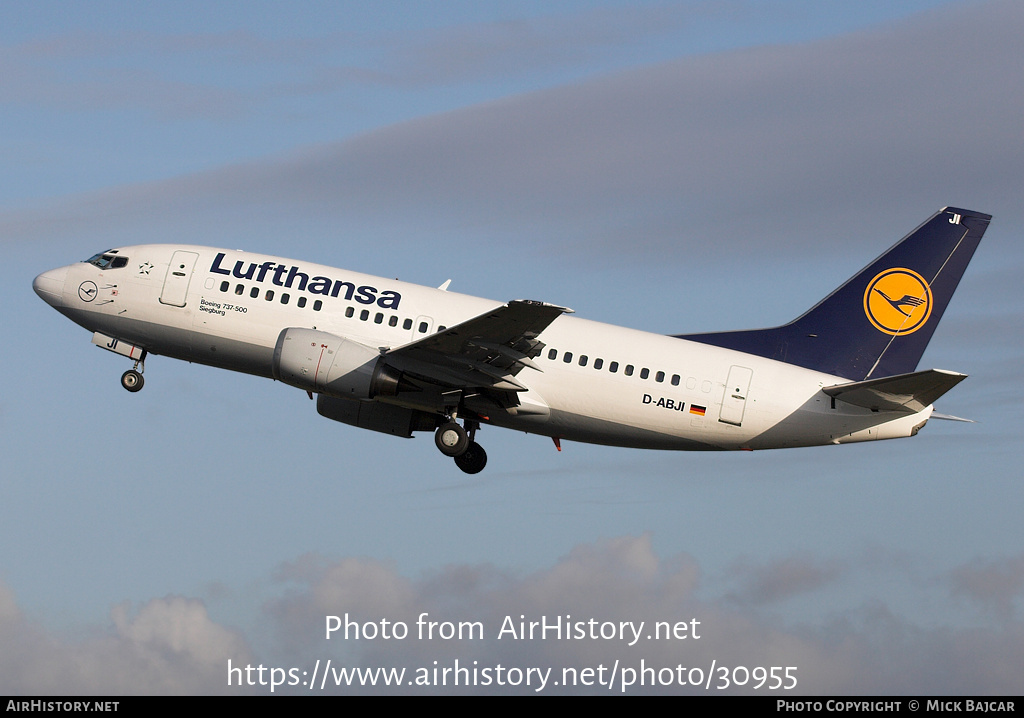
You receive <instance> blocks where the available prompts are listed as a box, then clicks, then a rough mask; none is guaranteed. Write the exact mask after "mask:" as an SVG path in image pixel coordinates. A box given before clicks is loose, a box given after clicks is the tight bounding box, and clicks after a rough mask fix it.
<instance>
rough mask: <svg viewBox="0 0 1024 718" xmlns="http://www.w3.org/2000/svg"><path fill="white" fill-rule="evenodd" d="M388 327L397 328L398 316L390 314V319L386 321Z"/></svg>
mask: <svg viewBox="0 0 1024 718" xmlns="http://www.w3.org/2000/svg"><path fill="white" fill-rule="evenodd" d="M388 326H389V327H397V326H398V315H397V314H392V315H391V318H390V319H388Z"/></svg>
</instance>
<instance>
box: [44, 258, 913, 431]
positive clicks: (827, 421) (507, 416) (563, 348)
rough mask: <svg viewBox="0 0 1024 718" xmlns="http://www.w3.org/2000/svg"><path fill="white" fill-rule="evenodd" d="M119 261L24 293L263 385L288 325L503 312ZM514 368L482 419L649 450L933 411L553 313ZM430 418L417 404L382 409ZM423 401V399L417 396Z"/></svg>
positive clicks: (271, 266)
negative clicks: (878, 404)
mask: <svg viewBox="0 0 1024 718" xmlns="http://www.w3.org/2000/svg"><path fill="white" fill-rule="evenodd" d="M118 256H120V257H127V258H128V260H129V261H128V262H127V264H125V265H124V266H120V267H117V268H113V267H109V268H105V269H104V268H101V267H99V266H96V265H94V264H89V263H86V262H81V263H77V264H73V265H70V266H68V267H63V268H61V269H57V270H53V271H51V272H47V273H45V274H43V275H40V277H39V278H37V280H36V288H37V292H39V293H40V295H41V296H43V297H44V298H45V299H46V300H47V301H48V302H49V303H51V304H52V305H54V306H55V307H56V308H57V309H59V310H60V311H61V312H62V313H64V314H65V315H67V316H68V317H69V318H71V319H72V320H74V321H75V322H77V323H78V324H80V325H82V326H83V327H85V328H87V329H89V330H91V331H93V332H99V333H101V334H103V335H107V336H109V337H113V338H116V339H117V340H119V341H121V342H126V343H130V344H134V345H137V346H139V347H142V348H144V349H146V350H147V351H148V352H150V353H152V354H159V355H165V356H171V357H175V358H178V359H184V360H187V361H192V362H199V363H202V364H208V365H211V366H217V367H222V368H225V369H232V370H236V371H243V372H248V373H250V374H256V375H259V376H265V377H271V376H272V362H273V354H274V348H275V344H276V343H277V341H278V338H279V336H280V335H281V332H282V330H284V329H286V328H289V327H302V328H315V329H317V330H319V331H322V332H327V333H329V334H333V335H337V336H340V337H345V338H346V339H350V340H353V341H356V342H359V343H361V344H364V345H367V346H369V347H373V348H381V349H382V350H386V349H391V348H395V347H399V346H402V345H404V344H408V343H409V342H412V341H415V340H417V339H421V338H423V337H426V336H428V335H430V334H431V333H433V332H436V331H438V330H439V328H441V327H451V326H453V325H457V324H459V323H460V322H463V321H466V320H468V319H470V318H472V317H476V316H478V315H480V314H482V313H484V312H487V311H489V310H491V309H493V308H494V307H496V306H500V305H501V303H499V302H495V301H492V300H488V299H482V298H478V297H471V296H467V295H462V294H457V293H454V292H447V291H443V290H440V289H434V288H431V287H424V286H419V285H415V284H409V283H405V282H400V281H397V280H390V279H384V278H381V277H373V276H369V275H364V274H359V273H356V272H350V271H347V270H342V269H336V268H333V267H326V266H320V265H315V264H310V263H306V262H299V261H295V260H288V259H281V258H278V257H270V256H264V255H256V254H250V253H246V252H239V251H228V250H220V249H213V248H208V247H198V246H187V245H142V246H134V247H124V248H120V249H119V250H118ZM539 339H540V340H541V341H542V342H543V343H544V345H545V347H544V349H543V351H542V352H541V353H540V355H539V356H537V357H536V358H535V359H534V363H535V365H536V368H533V367H528V368H524V369H523V370H522V372H521V373H520V374H519V375H518V380H519V381H520V382H522V384H524V385H525V386H526V387H528V391H525V392H520V393H519V394H518V398H519V401H520V406H519V407H518V408H516V409H514V410H511V411H497V412H489V413H487V415H486V416H485V417H484V419H485V420H486V421H488V422H490V423H492V424H495V425H499V426H505V427H509V428H514V429H518V430H522V431H527V432H532V433H538V434H543V435H546V436H551V437H556V438H559V439H567V440H575V441H584V442H591V443H599V444H609V445H616V446H630V447H637V448H656V449H762V448H780V447H793V446H811V445H819V444H830V443H845V442H850V441H863V440H870V439H881V438H895V437H902V436H910V435H913V434H914V433H916V431H917V429H918V428H920V427H921V426H922V425H923V424H924V422H925V421H926V420H927V419H928V417H929V416H930V415H931V412H932V407H931V406H929V407H927V408H925V409H924V410H923V411H920V412H918V413H916V414H909V415H908V414H905V413H904V414H897V413H885V412H877V411H871V410H869V409H865V408H860V407H857V406H853V405H849V404H846V403H844V402H841V401H839V402H836V401H834V400H832V399H831V398H830V397H829V396H827V395H826V394H824V393H823V392H822V391H821V389H822V387H826V386H831V385H835V384H840V383H843V382H846V381H848V380H846V379H843V378H842V377H837V376H832V375H829V374H823V373H820V372H816V371H811V370H808V369H804V368H801V367H798V366H794V365H791V364H786V363H783V362H779V361H774V360H770V359H765V358H762V357H758V356H754V355H750V354H745V353H741V352H737V351H732V350H728V349H722V348H719V347H715V346H709V345H705V344H700V343H695V342H691V341H686V340H683V339H678V338H674V337H669V336H662V335H658V334H652V333H648V332H642V331H637V330H633V329H628V328H624V327H618V326H613V325H609V324H602V323H599V322H593V321H588V320H585V319H578V318H575V317H571V316H560V317H558V318H557V319H555V320H554V321H553V322H552V323H551V324H550V326H548V327H547V328H546V329H545V330H544V331H543V333H542V334H541V335H540V337H539ZM386 401H389V402H390V403H397V404H400V405H405V406H410V407H413V408H423V409H429V408H430V407H428V406H421V405H420V404H418V403H417V402H419V401H421V400H420V399H417V398H416V397H415V396H413V397H411V398H401V397H400V398H398V399H394V400H386ZM422 401H426V399H425V398H424V399H422Z"/></svg>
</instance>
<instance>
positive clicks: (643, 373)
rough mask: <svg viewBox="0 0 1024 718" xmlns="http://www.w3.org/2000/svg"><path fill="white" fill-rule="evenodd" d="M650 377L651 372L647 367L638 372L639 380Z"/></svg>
mask: <svg viewBox="0 0 1024 718" xmlns="http://www.w3.org/2000/svg"><path fill="white" fill-rule="evenodd" d="M650 375H651V370H650V369H648V368H647V367H644V368H643V369H641V370H640V378H641V379H646V378H647V377H649V376H650Z"/></svg>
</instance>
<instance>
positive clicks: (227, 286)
mask: <svg viewBox="0 0 1024 718" xmlns="http://www.w3.org/2000/svg"><path fill="white" fill-rule="evenodd" d="M229 289H231V282H221V283H220V291H222V292H226V291H228V290H229Z"/></svg>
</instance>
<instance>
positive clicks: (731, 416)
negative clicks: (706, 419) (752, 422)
mask: <svg viewBox="0 0 1024 718" xmlns="http://www.w3.org/2000/svg"><path fill="white" fill-rule="evenodd" d="M753 375H754V372H753V370H751V369H748V368H747V367H745V366H733V367H731V368H730V369H729V378H728V379H727V380H726V383H725V393H724V394H723V395H722V412H721V414H719V416H718V420H719V421H721V422H723V423H725V424H733V425H734V426H741V425H742V424H743V411H744V410H745V409H746V407H747V390H748V389H750V378H751V377H752V376H753Z"/></svg>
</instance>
